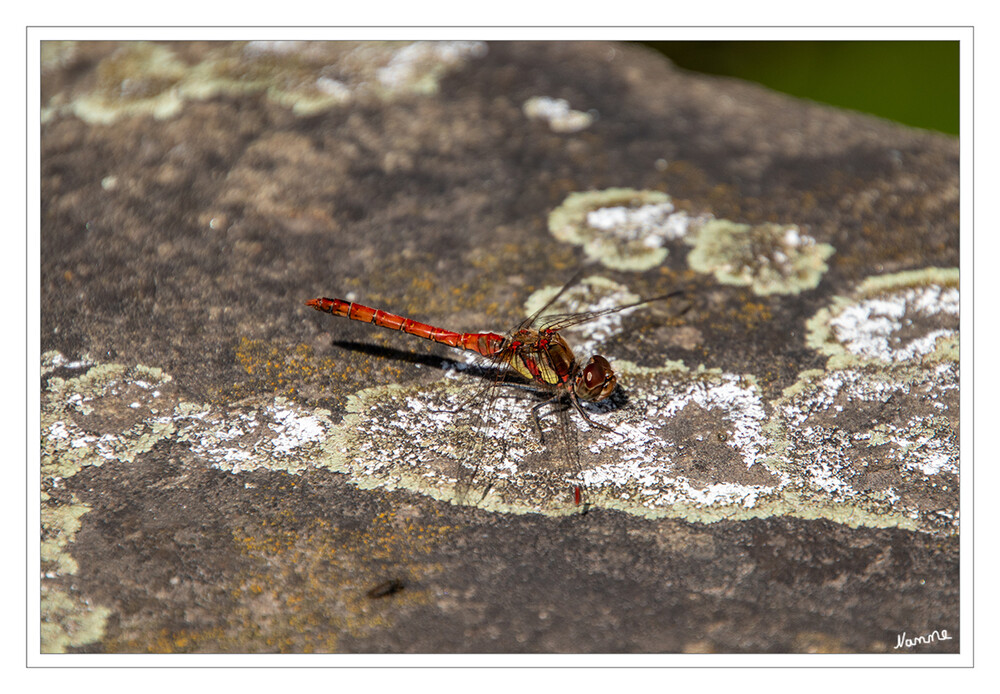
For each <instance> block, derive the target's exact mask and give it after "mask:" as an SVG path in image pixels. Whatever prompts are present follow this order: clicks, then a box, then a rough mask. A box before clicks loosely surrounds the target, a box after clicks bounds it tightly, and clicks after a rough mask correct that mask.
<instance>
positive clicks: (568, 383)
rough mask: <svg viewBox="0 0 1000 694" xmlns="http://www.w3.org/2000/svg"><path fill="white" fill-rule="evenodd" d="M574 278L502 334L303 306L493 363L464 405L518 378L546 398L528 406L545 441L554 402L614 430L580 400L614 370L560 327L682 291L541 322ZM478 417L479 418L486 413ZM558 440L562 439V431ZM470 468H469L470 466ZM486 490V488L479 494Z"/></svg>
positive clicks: (596, 394) (603, 386)
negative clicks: (579, 353)
mask: <svg viewBox="0 0 1000 694" xmlns="http://www.w3.org/2000/svg"><path fill="white" fill-rule="evenodd" d="M578 277H579V276H577V277H574V278H573V279H571V280H570V281H569V282H568V283H566V284H565V285H564V286H563V287H562V289H560V290H559V291H558V292H557V293H556V294H555V295H554V296H552V298H550V299H549V300H548V301H547V302H546V303H545V305H543V306H542V307H541V308H539V309H538V310H537V311H535V312H534V313H533V314H532V315H531V316H529V317H528V318H527V319H525V320H524V321H522V322H521V323H520V324H519V325H518V326H516V327H515V328H514V329H513V330H510V331H508V332H507V333H506V334H504V335H501V334H499V333H495V332H467V333H460V332H455V331H452V330H448V329H445V328H440V327H437V326H433V325H429V324H427V323H421V322H419V321H416V320H413V319H411V318H406V317H404V316H399V315H396V314H394V313H389V312H388V311H384V310H382V309H377V308H372V307H370V306H365V305H363V304H359V303H356V302H352V301H346V300H344V299H330V298H326V297H321V298H317V299H311V300H309V301H306V302H305V305H306V306H311V307H312V308H314V309H316V310H317V311H321V312H323V313H329V314H331V315H334V316H340V317H344V318H348V319H350V320H356V321H362V322H365V323H372V324H374V325H377V326H379V327H381V328H387V329H389V330H399V331H401V332H404V333H407V334H409V335H414V336H416V337H420V338H423V339H425V340H430V341H432V342H437V343H439V344H443V345H447V346H449V347H453V348H456V349H460V350H466V351H470V352H474V353H476V354H478V355H481V356H482V357H486V358H487V359H488V360H489V363H490V364H491V365H492V366H493V367H494V368H493V369H492V370H491V373H492V374H493V376H492V380H490V381H489V382H487V383H486V384H485V386H484V387H483V388H481V389H480V390H479V391H478V392H477V393H476V394H474V395H473V397H472V398H470V399H469V400H468V401H466V404H469V403H471V402H473V401H475V400H477V399H482V400H485V401H486V403H485V405H484V407H487V408H488V407H490V405H491V401H492V400H493V398H494V397H496V392H497V391H498V390H499V389H498V386H499V385H500V384H502V383H509V382H511V380H513V377H519V379H520V380H523V381H524V382H526V383H527V384H528V385H529V386H530V387H532V388H534V389H535V390H537V391H539V392H541V393H543V394H548V396H549V397H548V398H546V399H543V400H542V401H541V402H539V403H537V404H536V405H534V407H532V417H533V421H534V424H535V428H536V430H537V431H538V433H539V436H540V437H541V438H542V439H543V443H544V434H543V428H542V425H541V419H540V415H539V413H540V412H541V411H542V410H543V409H544V407H545V406H548V405H553V404H555V403H557V402H568V403H569V405H570V406H572V407H573V408H574V409H575V410H576V412H577V413H578V414H579V415H580V416H581V417H582V418H583V419H584V421H586V422H587V424H588V425H590V426H592V427H594V428H597V429H602V430H604V431H608V432H612V433H614V429H612V428H611V427H609V426H607V425H605V424H602V423H600V422H596V421H594V420H593V419H592V418H591V417H590V415H589V414H588V413H587V411H586V409H585V408H584V407H583V403H587V402H600V401H603V400H607V399H608V398H609V397H611V395H612V393H614V392H615V389H616V387H617V385H618V379H617V376H616V375H615V372H614V369H612V367H611V364H610V362H609V361H608V360H607V358H606V357H604V356H602V355H600V354H594V355H592V356H590V358H589V359H587V361H586V362H582V361H581V360H579V359H577V357H576V355H575V354H574V352H573V349H572V348H571V347H570V346H569V343H568V342H567V341H566V339H565V338H564V337H563V336H562V335H561V334H560V333H561V331H563V330H566V329H567V328H571V327H575V326H579V325H583V324H585V323H588V322H590V321H593V320H596V319H598V318H600V317H602V316H607V315H610V314H614V313H619V312H621V311H626V310H629V309H634V308H637V307H639V306H643V305H646V304H649V303H651V302H654V301H665V300H668V299H672V298H674V297H677V296H680V295H682V294H683V291H682V290H675V291H672V292H670V293H667V294H663V295H661V296H655V297H652V298H649V299H643V300H641V301H636V302H634V303H628V304H625V305H622V306H615V307H613V308H607V309H602V310H598V311H590V312H581V313H569V314H560V315H554V316H545V318H544V320H540V316H542V315H543V314H544V313H545V311H546V310H547V309H548V308H549V307H551V306H552V305H553V304H554V303H555V302H556V301H557V300H558V299H559V298H560V297H561V296H562V295H563V294H564V293H565V292H566V291H567V289H569V288H570V287H571V286H572V285H573V284H575V282H576V281H577V279H578ZM536 324H537V325H536ZM481 420H482V421H484V420H485V417H482V418H481ZM564 426H565V425H564ZM563 438H564V440H565V438H566V435H565V433H564V434H563ZM575 467H576V468H579V464H578V463H577V464H576V466H575ZM472 469H473V470H474V467H473V468H472ZM487 491H488V489H487ZM485 494H486V492H484V496H485ZM573 499H574V503H575V504H576V505H577V506H579V505H580V503H581V501H582V493H581V489H580V486H579V485H575V486H574V487H573Z"/></svg>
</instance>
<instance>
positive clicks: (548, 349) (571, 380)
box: [505, 329, 617, 400]
mask: <svg viewBox="0 0 1000 694" xmlns="http://www.w3.org/2000/svg"><path fill="white" fill-rule="evenodd" d="M505 351H507V352H508V354H507V356H506V360H507V362H508V363H509V364H510V366H511V367H512V368H513V369H514V370H515V371H517V372H518V373H519V374H521V375H522V376H524V377H525V378H527V379H530V380H532V381H534V382H535V383H538V384H540V385H545V386H549V387H555V388H565V389H567V390H570V391H572V392H573V393H574V394H576V396H577V397H578V398H580V399H581V400H603V399H604V398H606V397H608V396H609V395H611V392H612V391H613V390H614V389H615V383H616V382H617V381H616V379H615V373H614V371H613V370H612V369H611V364H609V363H608V360H607V359H605V358H604V357H602V356H599V355H594V356H592V357H591V358H590V361H588V362H587V365H586V366H585V367H583V368H582V369H581V368H580V364H579V362H578V361H577V360H576V356H575V355H574V354H573V350H572V349H571V348H570V346H569V344H568V343H567V342H566V340H565V339H563V337H562V336H561V335H560V334H559V333H557V332H555V331H552V330H538V331H536V330H528V329H522V330H519V331H517V332H516V333H515V334H514V335H513V336H511V339H510V342H509V343H508V344H507V346H506V348H505Z"/></svg>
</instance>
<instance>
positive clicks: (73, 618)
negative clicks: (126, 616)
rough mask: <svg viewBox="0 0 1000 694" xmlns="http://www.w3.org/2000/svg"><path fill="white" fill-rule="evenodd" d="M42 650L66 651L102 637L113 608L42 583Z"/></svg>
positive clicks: (44, 651) (45, 651) (51, 651)
mask: <svg viewBox="0 0 1000 694" xmlns="http://www.w3.org/2000/svg"><path fill="white" fill-rule="evenodd" d="M40 613H41V628H40V636H41V644H40V645H41V652H42V653H65V652H66V649H68V648H72V647H74V646H85V645H87V644H88V643H94V642H95V641H99V640H100V639H101V637H102V636H103V634H104V626H105V624H106V623H107V621H108V617H109V616H111V610H110V609H108V608H107V607H103V606H101V605H91V604H90V603H89V602H88V601H86V600H83V599H81V598H77V597H74V596H72V595H70V594H68V593H66V592H64V591H62V590H59V589H57V588H53V587H51V586H47V585H46V584H45V583H44V582H43V583H42V594H41V603H40Z"/></svg>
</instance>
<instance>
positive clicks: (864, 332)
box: [807, 268, 959, 366]
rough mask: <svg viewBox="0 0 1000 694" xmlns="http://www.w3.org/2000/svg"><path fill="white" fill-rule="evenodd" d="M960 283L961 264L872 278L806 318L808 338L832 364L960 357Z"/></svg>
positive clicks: (897, 361) (898, 361)
mask: <svg viewBox="0 0 1000 694" xmlns="http://www.w3.org/2000/svg"><path fill="white" fill-rule="evenodd" d="M958 283H959V275H958V269H957V268H955V269H951V270H942V269H939V268H927V269H925V270H918V271H911V272H904V273H898V274H895V275H883V276H876V277H872V278H869V279H867V280H865V281H864V282H862V283H861V285H860V286H859V287H858V288H857V290H856V291H855V292H854V293H853V295H852V296H850V297H837V298H836V299H834V302H833V304H832V306H831V307H830V308H826V309H822V310H821V311H819V312H818V313H817V314H816V316H814V317H813V318H812V319H811V320H810V321H809V322H808V323H807V328H808V330H809V335H808V338H807V342H808V344H809V346H810V347H813V348H815V349H818V350H820V351H822V352H824V353H826V354H829V355H830V356H831V357H832V358H833V359H832V360H831V366H845V365H849V364H854V363H862V362H865V361H877V362H882V363H897V364H898V363H904V362H920V361H928V360H931V361H933V360H939V359H948V360H957V359H958V319H959V289H958Z"/></svg>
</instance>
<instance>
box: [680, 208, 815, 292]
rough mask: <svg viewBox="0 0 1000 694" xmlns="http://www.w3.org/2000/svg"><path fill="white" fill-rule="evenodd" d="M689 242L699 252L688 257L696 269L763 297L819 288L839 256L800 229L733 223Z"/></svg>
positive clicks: (711, 225)
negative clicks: (831, 260)
mask: <svg viewBox="0 0 1000 694" xmlns="http://www.w3.org/2000/svg"><path fill="white" fill-rule="evenodd" d="M688 242H689V243H691V244H692V245H693V246H694V248H692V249H691V252H690V253H689V254H688V265H690V266H691V269H693V270H696V271H697V272H704V273H712V274H714V275H715V278H716V279H717V280H718V281H719V282H721V283H722V284H733V285H742V286H749V287H750V288H751V290H752V291H753V292H754V293H755V294H758V295H762V296H764V295H768V294H798V293H799V292H802V291H805V290H808V289H813V288H815V287H816V285H818V284H819V281H820V278H821V277H822V276H823V273H825V272H826V271H827V269H828V268H827V265H826V263H825V262H824V261H825V260H826V259H827V258H829V257H830V256H831V255H833V252H834V249H833V246H831V245H829V244H826V243H816V241H815V240H814V239H813V238H812V237H810V236H807V235H805V234H802V233H801V232H800V231H799V228H798V227H797V226H795V225H794V224H759V225H757V226H750V225H749V224H737V223H735V222H731V221H729V220H727V219H717V220H710V221H708V222H706V223H705V224H704V225H702V226H701V228H700V229H699V230H698V232H697V234H696V235H695V236H694V237H693V238H689V239H688Z"/></svg>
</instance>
